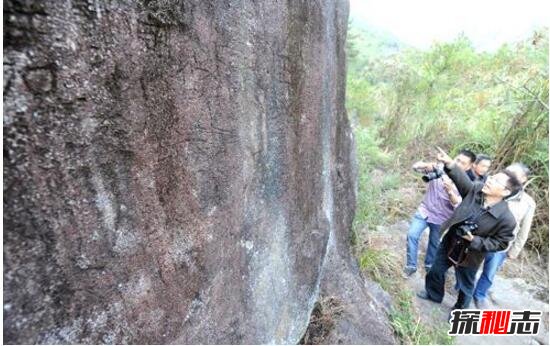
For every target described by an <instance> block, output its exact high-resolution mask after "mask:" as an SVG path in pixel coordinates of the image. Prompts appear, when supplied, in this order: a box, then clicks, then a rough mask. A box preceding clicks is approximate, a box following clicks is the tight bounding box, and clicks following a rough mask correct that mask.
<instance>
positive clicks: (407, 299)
mask: <svg viewBox="0 0 550 346" xmlns="http://www.w3.org/2000/svg"><path fill="white" fill-rule="evenodd" d="M412 299H413V297H412V294H411V293H410V292H408V291H402V292H400V293H399V294H398V300H397V304H396V305H397V308H395V309H394V311H393V312H392V313H391V314H390V320H391V324H392V327H393V329H394V330H395V333H396V334H397V335H398V336H399V337H400V338H401V341H402V342H403V343H404V344H412V345H428V344H436V345H452V344H453V337H452V336H449V335H447V330H448V328H449V326H448V324H446V323H443V324H441V325H439V326H436V328H433V329H428V328H427V327H426V326H425V325H423V324H422V323H421V322H420V319H419V318H415V313H414V311H413V306H412V303H411V302H412Z"/></svg>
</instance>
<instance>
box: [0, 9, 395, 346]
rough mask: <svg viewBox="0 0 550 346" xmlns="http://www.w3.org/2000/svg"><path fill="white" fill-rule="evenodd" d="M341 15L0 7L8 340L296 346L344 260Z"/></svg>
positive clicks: (346, 176)
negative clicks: (0, 16) (326, 281)
mask: <svg viewBox="0 0 550 346" xmlns="http://www.w3.org/2000/svg"><path fill="white" fill-rule="evenodd" d="M347 11H348V5H347V3H346V2H345V1H339V0H334V1H332V0H331V1H284V2H283V1H275V0H273V1H271V0H268V1H258V2H253V1H202V0H193V1H191V0H189V1H176V0H174V1H168V0H164V1H162V0H159V1H147V0H142V1H92V0H88V1H85V0H72V1H31V0H27V1H24V0H22V1H5V2H4V123H3V125H4V138H3V140H4V342H6V343H269V342H277V343H295V342H297V341H298V340H299V339H300V337H301V335H302V334H303V333H304V331H305V328H306V327H307V323H308V319H309V315H310V313H311V311H312V308H313V304H314V302H315V301H316V299H317V298H318V296H319V293H320V291H321V290H326V291H327V293H331V292H333V293H334V292H335V290H334V289H333V288H332V289H331V288H330V287H328V288H323V287H324V286H323V285H322V278H323V277H329V278H331V279H333V278H334V277H335V275H336V277H337V276H338V275H337V274H335V273H332V272H331V270H333V269H331V268H333V267H334V266H332V267H331V266H328V265H327V263H332V261H331V260H330V258H329V257H328V256H327V254H330V253H332V254H333V255H331V256H332V257H334V258H336V259H338V260H342V261H343V262H342V263H344V264H345V265H344V267H343V268H347V267H349V266H350V264H349V263H350V261H351V257H350V256H349V244H348V235H349V230H350V226H351V222H352V218H353V212H354V203H355V196H354V191H353V190H354V189H353V179H354V177H353V175H352V174H351V172H352V169H351V165H352V164H351V156H350V150H351V149H350V146H351V143H352V138H351V132H350V128H349V124H348V122H347V117H346V114H345V110H344V90H345V62H344V41H345V34H346V26H347V18H348V13H347ZM332 257H331V258H332ZM327 258H328V259H327ZM339 263H340V262H339ZM351 267H353V266H352V265H351ZM323 270H325V271H328V273H325V274H323ZM345 270H346V272H345V273H343V274H345V275H347V274H346V273H348V272H347V270H348V269H345ZM351 272H354V271H353V270H351ZM355 272H356V271H355ZM331 273H332V274H331ZM329 286H330V285H329ZM331 290H332V291H331ZM335 294H336V293H335ZM363 303H364V304H365V307H361V306H358V307H357V308H360V309H370V307H369V305H368V304H367V303H368V302H367V301H363ZM365 311H367V310H365ZM356 322H357V321H356ZM361 323H363V326H365V325H368V323H369V321H362V322H361ZM373 323H379V322H376V321H375V322H373ZM371 328H375V330H380V328H382V329H383V328H387V325H386V324H384V322H383V321H382V322H380V323H379V325H371ZM373 333H376V334H379V332H377V331H373ZM381 335H385V334H383V333H382V334H381ZM382 341H384V340H382Z"/></svg>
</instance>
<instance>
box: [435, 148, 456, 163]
mask: <svg viewBox="0 0 550 346" xmlns="http://www.w3.org/2000/svg"><path fill="white" fill-rule="evenodd" d="M436 148H437V151H438V153H437V161H440V162H443V163H444V164H446V165H448V164H450V163H452V162H453V159H452V158H451V157H450V156H449V155H448V154H447V153H446V152H445V151H444V150H443V149H441V148H440V147H436Z"/></svg>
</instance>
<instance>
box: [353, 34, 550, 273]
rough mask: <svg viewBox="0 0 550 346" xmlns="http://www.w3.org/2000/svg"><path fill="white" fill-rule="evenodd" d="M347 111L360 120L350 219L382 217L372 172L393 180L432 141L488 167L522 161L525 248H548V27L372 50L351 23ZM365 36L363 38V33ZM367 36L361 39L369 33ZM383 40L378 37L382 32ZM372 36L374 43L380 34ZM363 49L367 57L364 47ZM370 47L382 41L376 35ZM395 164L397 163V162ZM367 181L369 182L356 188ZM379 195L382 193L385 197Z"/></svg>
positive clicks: (428, 150) (429, 153) (426, 152)
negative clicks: (526, 179)
mask: <svg viewBox="0 0 550 346" xmlns="http://www.w3.org/2000/svg"><path fill="white" fill-rule="evenodd" d="M350 32H351V33H352V34H351V35H350V37H349V41H348V43H347V48H348V50H352V51H354V53H353V56H352V57H350V59H349V62H348V65H349V67H350V68H349V70H348V76H347V91H346V93H347V100H346V102H347V109H348V113H349V114H350V116H351V117H352V118H354V120H355V122H356V123H357V124H356V126H355V135H356V140H357V146H358V150H357V153H358V158H359V169H360V175H359V190H360V193H359V196H358V197H359V201H358V210H357V219H356V222H355V227H356V228H357V227H362V225H364V224H368V223H369V221H370V222H372V224H379V223H380V222H381V220H380V219H379V217H380V216H377V215H379V211H380V210H386V211H387V205H386V203H385V202H387V201H384V200H383V199H384V198H386V197H387V196H388V194H387V193H382V192H383V191H382V190H384V189H386V188H387V186H384V183H386V182H383V183H382V184H381V183H380V182H376V183H377V184H373V181H372V180H373V179H374V177H373V176H372V172H373V170H377V169H378V170H380V169H381V170H383V171H385V172H386V175H385V176H387V172H393V173H392V174H393V175H394V176H393V177H392V178H389V179H390V180H391V184H399V176H400V175H402V174H404V170H403V168H407V167H409V166H410V164H411V163H412V162H413V161H414V160H417V159H422V158H430V157H433V150H434V148H435V146H436V145H438V146H441V147H443V148H445V149H446V150H448V151H449V152H450V153H451V154H454V153H456V152H457V151H458V150H459V149H460V148H463V147H466V148H469V149H471V150H473V151H475V152H476V153H485V154H489V155H491V156H493V157H494V158H495V162H494V165H493V169H499V168H503V167H504V166H506V165H508V164H510V163H511V162H514V161H522V162H524V163H525V164H527V165H528V166H529V167H530V168H531V169H532V171H533V177H532V181H531V183H530V184H529V186H528V188H527V190H528V192H529V193H530V194H531V195H532V196H533V197H535V200H536V201H537V205H538V208H537V213H536V219H535V222H534V227H533V230H532V234H531V236H530V239H529V241H528V244H527V245H528V247H529V248H531V249H532V250H535V251H537V253H539V254H541V255H542V256H541V257H542V262H544V263H546V259H547V256H548V222H547V220H548V202H547V201H548V35H547V34H546V30H540V31H537V32H535V33H534V34H533V37H532V38H530V39H529V40H526V41H525V42H520V43H518V44H516V45H504V46H502V47H501V48H500V49H499V50H498V51H496V52H492V53H488V52H481V53H480V52H477V51H475V50H474V48H473V46H472V44H471V42H470V41H469V40H468V39H467V38H466V37H459V38H457V39H456V40H455V41H453V42H450V43H440V44H436V45H434V46H433V47H432V48H431V49H430V50H428V51H419V50H415V49H411V48H407V49H404V50H402V51H400V52H399V53H397V54H393V55H391V56H387V55H380V54H378V55H377V54H375V53H373V52H374V50H373V49H372V47H371V46H369V45H367V44H365V43H364V42H362V40H366V39H368V36H364V35H363V36H361V32H362V31H361V30H358V29H353V28H352V29H350ZM360 37H361V39H360ZM365 37H366V38H365ZM379 39H380V38H377V40H379ZM377 42H378V41H377ZM362 47H371V48H369V54H371V53H372V56H371V58H367V55H366V54H364V53H362V52H361V49H362ZM375 47H382V46H381V45H380V43H377V44H376V45H375ZM400 163H401V165H400ZM391 184H390V185H391ZM365 186H368V189H361V188H362V187H365ZM381 199H382V201H381Z"/></svg>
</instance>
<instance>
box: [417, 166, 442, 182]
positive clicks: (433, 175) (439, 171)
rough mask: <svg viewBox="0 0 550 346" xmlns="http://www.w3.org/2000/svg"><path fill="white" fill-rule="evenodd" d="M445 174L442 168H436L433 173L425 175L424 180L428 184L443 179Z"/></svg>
mask: <svg viewBox="0 0 550 346" xmlns="http://www.w3.org/2000/svg"><path fill="white" fill-rule="evenodd" d="M443 174H444V172H443V170H442V169H441V168H435V169H434V170H433V171H432V172H428V173H426V175H423V176H422V180H423V181H424V182H425V183H427V182H429V181H430V180H434V179H438V178H441V177H442V176H443Z"/></svg>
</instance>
